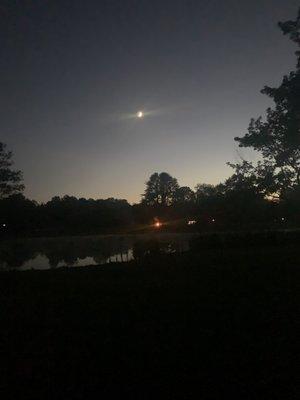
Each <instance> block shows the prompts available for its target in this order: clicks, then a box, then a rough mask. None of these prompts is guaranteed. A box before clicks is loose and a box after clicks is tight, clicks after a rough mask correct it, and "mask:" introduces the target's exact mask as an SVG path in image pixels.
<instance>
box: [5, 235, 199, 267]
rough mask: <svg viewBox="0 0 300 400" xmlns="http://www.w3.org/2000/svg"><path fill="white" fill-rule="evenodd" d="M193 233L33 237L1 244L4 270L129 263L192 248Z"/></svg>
mask: <svg viewBox="0 0 300 400" xmlns="http://www.w3.org/2000/svg"><path fill="white" fill-rule="evenodd" d="M193 236H194V235H193V234H189V233H183V234H178V233H154V234H141V235H99V236H84V237H59V238H32V239H16V240H6V241H2V242H1V243H0V269H2V270H11V269H17V270H20V271H24V270H30V269H51V268H59V267H83V266H88V265H105V264H108V263H112V262H124V263H125V262H128V261H131V260H134V259H136V260H137V259H142V258H144V257H147V256H149V255H154V254H158V253H174V252H179V253H181V252H184V251H187V250H189V241H190V239H191V238H192V237H193Z"/></svg>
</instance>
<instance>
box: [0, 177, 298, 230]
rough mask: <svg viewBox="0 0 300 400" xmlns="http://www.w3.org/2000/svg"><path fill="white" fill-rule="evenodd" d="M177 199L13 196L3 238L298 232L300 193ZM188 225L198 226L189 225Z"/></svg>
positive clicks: (222, 188) (197, 194)
mask: <svg viewBox="0 0 300 400" xmlns="http://www.w3.org/2000/svg"><path fill="white" fill-rule="evenodd" d="M163 174H166V173H163ZM166 175H168V174H166ZM168 176H170V175H168ZM172 179H175V178H172ZM161 189H162V188H161ZM179 189H180V188H179ZM146 192H147V190H146ZM179 192H181V191H179ZM176 193H177V194H178V191H175V192H174V194H171V193H169V194H168V204H166V203H163V202H160V201H158V202H155V203H152V202H151V203H150V204H149V203H148V201H147V198H146V197H144V198H143V200H142V201H141V203H139V204H134V205H130V204H129V203H128V202H127V201H126V200H117V199H112V198H111V199H106V200H93V199H84V198H80V199H77V198H76V197H71V196H64V197H62V198H60V197H54V198H53V199H52V200H50V201H48V202H47V203H45V204H38V203H37V202H35V201H32V200H29V199H26V198H25V197H24V196H23V195H22V194H14V195H11V196H9V197H6V198H3V199H1V200H0V224H1V234H2V236H10V235H12V236H18V235H21V236H23V235H29V236H49V235H50V236H51V235H64V234H66V235H70V234H72V235H74V234H75V235H76V234H97V233H116V232H118V233H120V232H121V233H122V232H123V233H128V232H131V233H138V232H143V231H149V230H153V229H155V230H160V231H165V230H166V231H195V230H196V231H220V230H221V231H226V230H240V229H242V230H256V229H283V228H284V229H285V228H292V227H299V226H300V191H299V192H298V193H297V195H296V193H293V195H294V196H291V197H290V198H285V199H282V200H280V201H279V202H274V201H270V200H268V199H266V198H264V197H263V196H261V195H258V194H257V193H253V191H251V190H250V189H249V188H248V189H246V188H245V189H241V188H238V187H237V188H235V189H234V188H232V187H227V186H226V185H225V184H223V185H217V186H212V185H204V184H203V185H197V187H196V190H195V191H192V190H191V189H190V192H189V193H190V196H189V197H188V198H185V199H183V198H181V197H179V198H178V197H176V196H177V194H176ZM157 221H159V222H161V223H162V225H161V226H159V229H157V227H156V226H155V223H156V222H157ZM189 221H196V223H193V224H191V223H190V224H189Z"/></svg>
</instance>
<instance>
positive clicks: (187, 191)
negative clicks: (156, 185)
mask: <svg viewBox="0 0 300 400" xmlns="http://www.w3.org/2000/svg"><path fill="white" fill-rule="evenodd" d="M194 200H195V193H194V192H193V191H192V189H191V188H189V187H188V186H181V187H179V188H178V189H177V190H176V191H175V193H174V202H175V203H181V204H183V203H189V202H192V201H194Z"/></svg>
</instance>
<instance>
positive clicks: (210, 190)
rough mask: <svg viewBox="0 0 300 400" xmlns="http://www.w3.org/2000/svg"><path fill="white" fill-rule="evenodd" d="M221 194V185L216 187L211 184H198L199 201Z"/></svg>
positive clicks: (197, 194)
mask: <svg viewBox="0 0 300 400" xmlns="http://www.w3.org/2000/svg"><path fill="white" fill-rule="evenodd" d="M217 194H219V185H217V186H214V185H211V184H209V183H198V184H197V185H196V187H195V195H196V199H197V201H201V200H203V199H205V198H208V197H212V196H216V195H217Z"/></svg>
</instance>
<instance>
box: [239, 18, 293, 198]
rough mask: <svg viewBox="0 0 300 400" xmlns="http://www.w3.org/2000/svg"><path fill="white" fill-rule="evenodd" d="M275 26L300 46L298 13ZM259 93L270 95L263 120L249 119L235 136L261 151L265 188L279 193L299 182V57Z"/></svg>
mask: <svg viewBox="0 0 300 400" xmlns="http://www.w3.org/2000/svg"><path fill="white" fill-rule="evenodd" d="M279 27H280V28H281V30H282V31H283V33H284V34H288V35H289V36H290V38H291V39H292V40H293V41H294V42H295V43H297V45H298V46H300V34H299V29H300V13H299V14H298V18H297V20H296V21H287V22H284V23H279ZM297 55H298V57H299V55H300V53H299V51H298V52H297ZM262 93H263V94H266V95H267V96H269V97H270V98H271V99H273V101H274V103H275V108H274V109H271V108H268V109H267V112H266V120H263V118H262V117H259V118H258V119H256V120H255V119H252V120H251V122H250V125H249V128H248V133H246V134H245V135H244V136H243V137H236V138H235V140H236V141H237V142H238V143H239V146H240V147H252V148H253V149H254V150H256V151H258V152H260V153H261V155H262V157H263V163H265V167H264V168H265V170H266V171H268V172H269V173H270V171H271V170H273V172H272V174H273V181H272V182H270V183H271V186H270V190H269V191H270V192H272V190H274V189H275V191H277V192H278V193H279V194H280V195H281V196H282V194H283V193H284V191H285V190H287V189H289V188H293V187H295V186H296V185H300V61H299V60H298V66H297V70H296V71H295V72H291V73H290V74H289V75H288V76H284V78H283V81H282V83H281V85H280V86H279V87H277V88H271V87H268V86H265V87H264V89H263V90H262ZM262 170H263V169H262V163H261V164H260V171H262Z"/></svg>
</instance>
